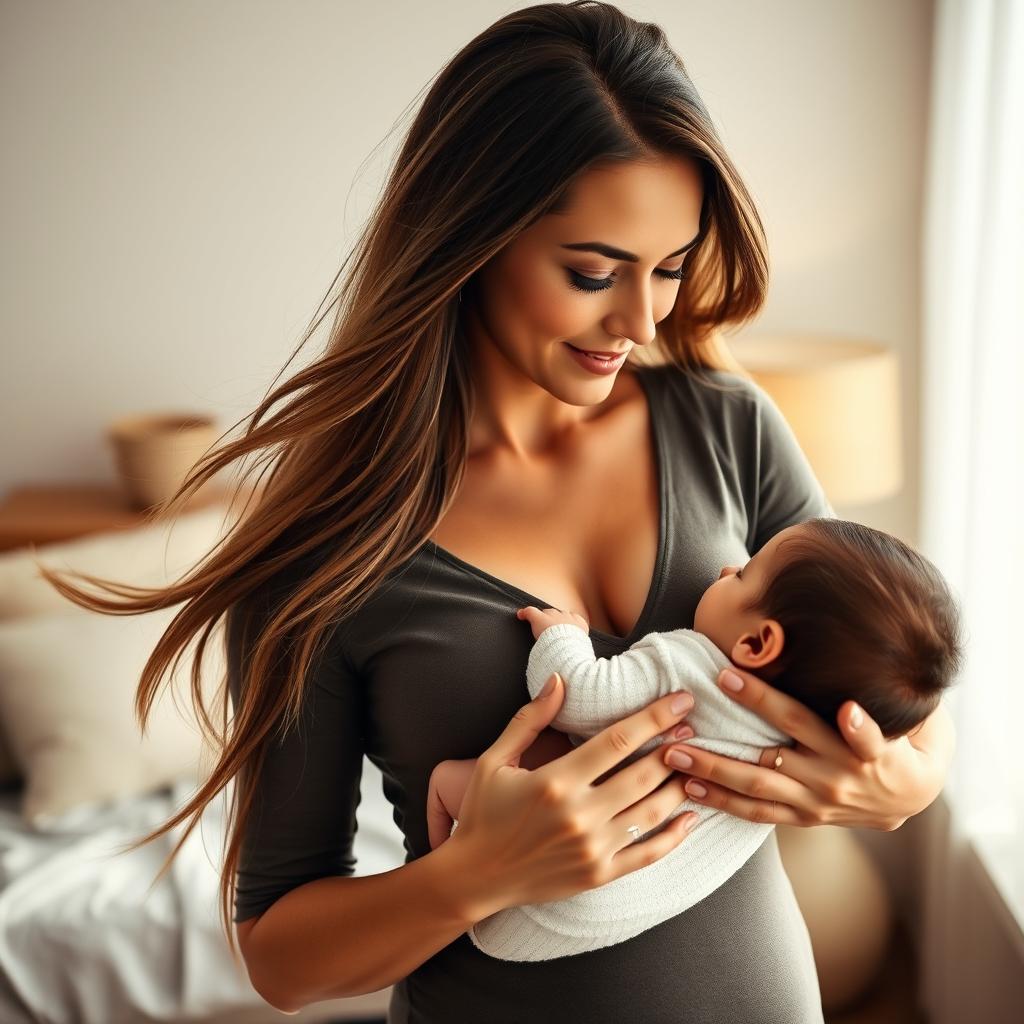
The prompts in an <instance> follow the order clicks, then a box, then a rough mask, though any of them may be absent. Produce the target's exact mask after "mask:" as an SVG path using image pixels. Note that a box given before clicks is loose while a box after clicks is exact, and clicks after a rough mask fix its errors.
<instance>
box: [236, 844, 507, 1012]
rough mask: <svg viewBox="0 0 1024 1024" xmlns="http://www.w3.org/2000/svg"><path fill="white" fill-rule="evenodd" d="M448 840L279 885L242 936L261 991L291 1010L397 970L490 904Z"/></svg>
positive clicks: (397, 974)
mask: <svg viewBox="0 0 1024 1024" xmlns="http://www.w3.org/2000/svg"><path fill="white" fill-rule="evenodd" d="M460 857H461V852H460V850H459V849H458V848H457V846H456V845H455V844H453V843H450V842H447V843H444V844H442V845H441V846H439V847H438V848H437V849H436V850H432V851H431V852H430V853H428V854H426V855H424V856H423V857H419V858H417V859H416V860H414V861H411V862H410V863H408V864H405V865H403V866H402V867H398V868H394V869H393V870H391V871H385V872H383V873H382V874H378V875H365V876H359V877H338V876H332V877H329V878H319V879H316V880H315V881H312V882H307V883H306V884H305V885H300V886H297V887H296V888H295V889H292V890H291V891H290V892H288V893H285V895H284V896H282V897H281V898H280V899H279V900H277V902H276V903H274V904H273V905H272V906H271V907H270V908H269V909H268V910H267V911H265V913H264V914H263V915H262V916H261V917H260V918H259V920H258V921H257V922H256V925H255V927H254V928H253V929H252V932H251V933H250V935H249V937H248V940H247V943H246V950H245V952H246V965H247V967H248V970H249V977H250V979H251V980H252V983H253V985H254V987H255V988H256V990H257V991H258V992H259V993H260V995H261V996H263V998H264V999H265V1000H266V1001H267V1002H268V1003H270V1004H271V1005H272V1006H275V1007H276V1008H277V1009H279V1010H284V1011H286V1012H294V1011H295V1010H299V1009H301V1008H302V1007H304V1006H307V1005H308V1004H310V1003H315V1002H319V1001H320V1000H324V999H335V998H343V997H347V996H357V995H363V994H365V993H367V992H376V991H377V990H378V989H382V988H386V987H387V986H388V985H391V984H394V982H396V981H398V980H400V979H401V978H404V977H405V976H406V975H407V974H409V973H410V972H411V971H413V970H414V969H415V968H417V967H419V966H420V964H422V963H423V962H424V961H426V960H428V959H429V958H430V957H431V956H433V955H434V954H435V953H437V952H438V950H440V949H443V948H444V947H445V946H447V945H448V944H449V943H451V942H453V941H454V940H455V939H457V938H458V937H459V936H460V935H461V934H462V933H463V932H465V931H467V930H468V929H469V928H470V927H472V925H473V924H475V923H476V921H479V920H482V919H483V918H484V917H486V916H488V914H490V913H493V912H494V911H495V910H497V909H499V908H498V907H493V908H492V907H490V906H488V905H487V899H488V897H487V894H486V889H485V886H486V881H485V880H484V879H482V878H481V877H480V875H481V873H480V872H477V871H471V870H468V869H467V865H464V864H462V863H461V861H460Z"/></svg>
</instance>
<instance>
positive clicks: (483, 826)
mask: <svg viewBox="0 0 1024 1024" xmlns="http://www.w3.org/2000/svg"><path fill="white" fill-rule="evenodd" d="M548 683H549V687H550V689H549V690H548V692H547V694H542V695H541V696H538V697H537V698H536V699H535V700H532V701H531V702H530V703H529V704H527V705H525V706H524V707H523V708H521V709H520V710H519V711H518V712H517V713H516V715H515V717H514V718H513V719H512V721H511V722H510V723H509V724H508V726H507V727H506V729H505V730H504V732H502V734H501V735H500V736H499V737H498V739H497V740H495V742H494V743H493V744H491V746H490V747H488V748H487V749H486V750H485V751H484V752H483V753H482V754H481V755H480V756H479V757H478V758H477V762H476V768H475V770H474V772H473V774H472V777H471V778H470V780H469V787H468V788H467V790H466V793H465V796H464V797H463V800H462V813H461V815H460V816H459V827H458V828H457V829H456V830H455V831H454V832H453V833H452V834H451V837H450V838H449V839H448V841H447V842H446V843H444V844H443V846H442V847H441V848H440V849H439V850H438V851H437V852H438V853H439V854H440V853H442V852H444V855H445V857H446V859H449V860H451V861H452V863H456V864H457V866H458V867H457V871H458V876H459V878H460V883H461V885H462V887H463V893H464V898H465V904H466V906H467V908H468V910H467V913H468V915H469V916H470V917H471V919H472V920H474V921H479V920H482V919H483V918H484V917H487V916H489V915H490V914H492V913H495V912H496V911H498V910H501V909H504V908H505V907H512V906H517V905H519V904H523V903H542V902H546V901H548V900H556V899H562V898H563V897H566V896H571V895H573V894H574V893H577V892H582V891H583V890H584V889H592V888H595V887H596V886H599V885H603V884H604V883H605V882H609V881H612V880H613V879H615V878H618V877H620V876H621V875H625V874H627V873H628V872H630V871H636V870H637V869H638V868H641V867H645V866H646V865H648V864H651V863H653V862H654V861H656V860H659V859H660V858H661V857H663V856H664V855H665V854H666V853H668V852H669V850H671V849H674V848H675V847H676V846H678V845H679V843H681V842H682V841H683V839H684V838H685V837H686V835H687V833H688V831H689V829H690V828H691V827H692V826H693V825H694V824H695V823H696V821H697V815H696V814H695V813H694V812H690V813H688V814H680V815H677V816H676V817H675V818H673V819H672V820H671V821H669V822H668V823H667V824H666V826H665V827H664V828H663V829H662V830H661V831H660V832H658V833H657V835H654V836H650V837H648V838H646V839H643V840H642V841H640V842H636V841H635V838H634V835H633V834H631V832H630V826H631V825H636V826H637V828H638V829H639V835H644V834H645V833H647V832H650V831H651V830H652V829H654V828H655V827H656V826H658V825H660V824H662V823H664V822H665V821H666V819H668V818H669V815H670V814H672V812H673V811H675V810H676V808H678V806H679V805H680V804H681V803H682V802H683V800H684V799H685V793H684V792H683V779H681V778H680V777H678V776H677V775H676V774H675V773H674V772H673V771H672V769H671V768H669V767H668V766H666V765H665V764H664V762H663V761H662V755H661V753H660V751H661V746H658V747H656V748H655V749H654V750H652V751H650V752H649V753H648V754H645V755H644V756H643V757H641V758H638V759H637V760H636V761H634V762H632V763H631V764H628V765H626V766H625V767H623V768H621V769H620V770H619V771H617V772H615V773H614V774H613V775H611V777H609V778H607V779H605V780H604V781H602V782H600V783H596V784H595V780H596V779H599V778H600V777H601V776H602V775H605V774H606V773H608V772H610V771H612V769H614V768H615V767H616V766H617V765H619V764H620V763H621V762H622V761H623V760H624V759H625V758H627V757H628V756H629V755H630V754H632V753H633V752H635V751H636V750H637V749H638V748H639V747H640V746H642V745H643V744H644V743H646V742H647V741H648V740H650V739H652V738H653V737H655V736H658V735H659V734H664V735H666V736H668V735H669V734H670V733H672V732H674V731H675V730H676V729H679V728H685V729H688V728H689V727H688V726H685V725H681V720H682V719H683V718H685V716H686V715H687V714H688V713H689V711H690V709H691V708H692V707H693V698H692V697H691V696H690V694H688V693H683V692H677V693H670V694H667V695H666V696H664V697H660V698H659V699H657V700H655V701H652V702H651V703H650V704H648V705H647V707H645V708H643V709H642V710H640V711H638V712H636V713H635V714H633V715H629V716H627V717H626V718H623V719H622V720H621V721H618V722H615V723H614V724H613V725H610V726H608V728H607V729H604V730H603V731H601V732H599V733H598V734H597V735H596V736H592V737H591V738H590V739H589V740H587V741H586V742H585V743H582V744H580V746H578V747H575V748H574V749H572V750H571V751H569V752H568V753H566V754H564V755H562V756H561V757H558V758H556V759H555V760H553V761H550V762H549V763H548V764H545V765H543V766H542V767H539V768H536V769H535V770H533V771H528V770H527V769H525V768H522V767H520V758H521V756H522V754H523V752H524V751H525V750H527V749H528V748H529V747H530V746H531V745H532V744H533V743H534V741H535V740H536V739H537V736H538V734H539V733H540V732H541V730H543V729H545V728H546V727H547V726H548V725H549V723H550V722H551V721H552V719H554V718H555V716H556V715H557V714H558V710H559V708H560V707H561V705H562V701H563V699H564V696H565V687H564V683H563V681H562V679H561V677H560V676H558V675H557V673H556V674H555V675H553V676H552V677H551V679H550V680H549V681H548ZM673 705H675V707H673ZM666 780H667V781H666ZM662 783H664V785H662Z"/></svg>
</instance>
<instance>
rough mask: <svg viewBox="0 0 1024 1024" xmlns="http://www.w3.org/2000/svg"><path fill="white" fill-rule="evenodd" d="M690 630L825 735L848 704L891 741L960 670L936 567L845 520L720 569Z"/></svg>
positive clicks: (954, 617)
mask: <svg viewBox="0 0 1024 1024" xmlns="http://www.w3.org/2000/svg"><path fill="white" fill-rule="evenodd" d="M693 628H694V629H695V630H696V631H697V632H700V633H703V634H705V635H706V636H707V637H708V638H709V639H710V640H711V641H712V642H713V643H714V644H715V646H717V647H718V648H719V649H720V650H721V651H722V653H723V654H725V655H726V657H728V658H729V660H730V661H732V662H733V664H735V665H737V666H739V667H740V668H744V669H747V670H749V671H750V672H752V673H754V674H755V675H758V676H760V677H761V678H763V679H764V680H765V681H766V682H770V683H771V684H772V685H773V686H775V687H777V688H778V689H780V690H782V691H784V692H785V693H788V694H789V695H790V696H792V697H794V698H795V699H797V700H799V701H800V702H801V703H802V704H805V705H807V706H808V707H809V708H811V709H812V710H814V711H816V712H817V713H818V714H819V715H820V716H821V717H822V718H823V719H824V720H825V721H826V722H828V723H829V725H831V726H832V727H833V728H835V727H836V725H835V723H836V712H837V711H838V710H839V708H840V707H841V706H842V704H843V703H844V702H845V701H847V700H855V701H857V703H858V704H860V705H861V706H862V707H863V708H864V709H865V710H866V711H867V712H868V714H870V715H871V717H872V718H873V719H874V720H875V721H876V722H877V723H878V726H879V728H880V729H881V730H882V732H883V733H884V734H885V735H886V736H889V737H891V736H901V735H904V734H906V733H907V732H909V731H910V730H911V729H913V728H914V727H915V726H917V725H919V724H920V723H921V722H922V721H924V719H925V718H927V717H928V716H929V715H930V714H931V713H932V711H934V710H935V708H936V707H937V706H938V703H939V698H940V697H941V695H942V691H943V690H944V689H945V688H946V687H947V686H949V685H950V684H951V683H952V682H953V681H954V680H955V678H956V675H957V673H958V672H959V670H960V667H961V660H962V649H963V648H962V644H963V641H962V638H961V636H960V630H961V624H960V615H959V611H958V609H957V606H956V602H955V601H954V599H953V597H952V595H951V594H950V592H949V588H948V587H947V586H946V583H945V581H944V580H943V578H942V575H941V574H940V573H939V571H938V570H937V569H936V568H935V566H934V565H932V563H931V562H929V561H928V560H927V559H926V558H924V557H923V556H922V555H920V554H919V553H918V552H916V551H914V550H913V548H911V547H909V546H908V545H906V544H904V543H903V542H902V541H901V540H898V539H897V538H896V537H893V536H891V535H890V534H887V533H883V532H881V531H880V530H873V529H871V527H868V526H863V525H861V524H860V523H853V522H849V521H848V520H845V519H825V518H820V519H809V520H807V521H806V522H804V523H800V524H798V525H796V526H790V527H787V528H786V529H785V530H781V531H780V532H779V533H777V534H775V536H774V537H772V538H771V539H770V540H769V541H767V543H765V544H764V546H763V547H762V548H761V549H760V550H759V551H758V552H757V553H756V554H755V555H754V556H753V557H752V558H751V559H750V561H748V562H747V564H746V565H744V566H743V567H742V568H737V567H736V566H726V567H725V568H724V569H723V570H722V572H721V575H720V576H719V578H718V579H717V580H716V581H715V582H714V583H712V584H711V586H710V587H708V589H707V590H706V591H705V592H704V595H703V596H702V597H701V599H700V603H699V604H698V605H697V611H696V614H695V616H694V623H693Z"/></svg>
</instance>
